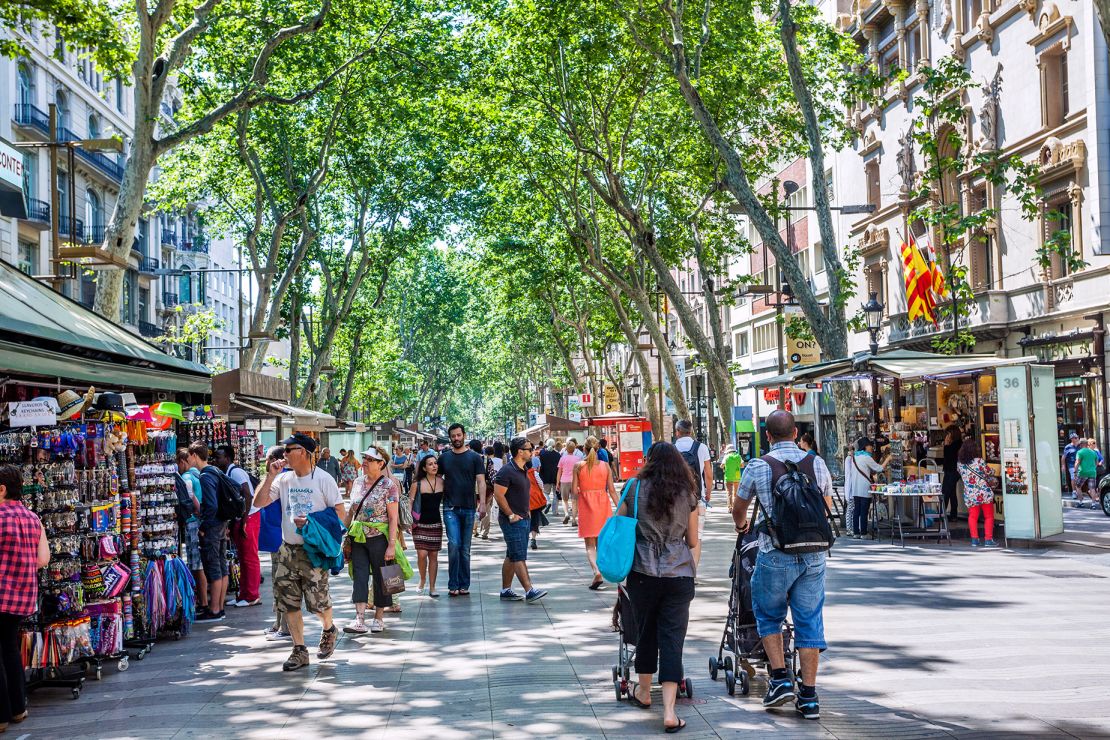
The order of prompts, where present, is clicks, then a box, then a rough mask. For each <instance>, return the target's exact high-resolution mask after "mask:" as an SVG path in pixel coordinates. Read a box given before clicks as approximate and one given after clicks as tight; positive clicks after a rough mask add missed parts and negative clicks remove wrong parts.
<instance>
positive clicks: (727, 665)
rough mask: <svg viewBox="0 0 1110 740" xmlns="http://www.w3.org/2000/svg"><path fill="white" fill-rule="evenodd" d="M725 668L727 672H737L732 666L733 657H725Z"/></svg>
mask: <svg viewBox="0 0 1110 740" xmlns="http://www.w3.org/2000/svg"><path fill="white" fill-rule="evenodd" d="M724 667H725V670H726V671H732V670H735V667H734V666H733V665H732V656H731V655H726V656H725V662H724Z"/></svg>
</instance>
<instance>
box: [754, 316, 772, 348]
mask: <svg viewBox="0 0 1110 740" xmlns="http://www.w3.org/2000/svg"><path fill="white" fill-rule="evenodd" d="M776 347H778V324H777V323H776V322H774V321H770V322H768V323H766V324H760V325H759V326H757V327H755V328H754V329H752V351H753V352H769V351H770V350H773V349H775V348H776Z"/></svg>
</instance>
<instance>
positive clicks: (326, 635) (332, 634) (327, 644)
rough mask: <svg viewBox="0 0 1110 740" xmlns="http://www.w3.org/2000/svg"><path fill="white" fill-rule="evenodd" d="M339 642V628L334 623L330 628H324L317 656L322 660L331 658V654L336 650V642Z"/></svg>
mask: <svg viewBox="0 0 1110 740" xmlns="http://www.w3.org/2000/svg"><path fill="white" fill-rule="evenodd" d="M337 642H339V628H338V627H336V626H335V625H334V624H333V625H332V626H331V629H330V630H324V631H323V632H321V633H320V649H319V650H318V651H317V652H316V657H317V658H319V659H320V660H324V659H325V658H330V657H331V654H332V653H334V652H335V643H337Z"/></svg>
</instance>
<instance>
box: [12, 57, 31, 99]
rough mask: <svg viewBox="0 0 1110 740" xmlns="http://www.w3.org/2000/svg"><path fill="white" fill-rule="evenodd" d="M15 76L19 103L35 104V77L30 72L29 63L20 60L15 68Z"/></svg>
mask: <svg viewBox="0 0 1110 740" xmlns="http://www.w3.org/2000/svg"><path fill="white" fill-rule="evenodd" d="M16 76H17V77H18V78H19V79H18V85H19V104H20V105H34V104H35V88H34V84H35V78H34V75H33V73H32V72H31V67H30V65H28V64H26V63H25V62H20V63H19V66H18V67H17V70H16Z"/></svg>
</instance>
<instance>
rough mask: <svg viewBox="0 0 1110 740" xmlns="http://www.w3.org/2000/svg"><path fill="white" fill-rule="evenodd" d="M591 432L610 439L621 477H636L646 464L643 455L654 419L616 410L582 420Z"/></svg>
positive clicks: (649, 442)
mask: <svg viewBox="0 0 1110 740" xmlns="http://www.w3.org/2000/svg"><path fill="white" fill-rule="evenodd" d="M582 423H583V424H585V425H586V427H587V428H589V430H590V434H592V435H593V436H595V437H597V438H598V439H600V438H602V437H604V438H606V439H608V440H609V451H610V452H611V453H613V454H615V455H616V457H617V464H618V468H617V470H618V474H619V477H620V480H628V479H629V478H633V477H635V476H636V474H637V473H639V472H640V468H642V467H643V466H644V455H645V454H646V453H647V451H648V448H649V447H651V441H652V437H651V422H650V421H648V420H647V419H646V418H645V417H643V416H634V415H631V414H622V413H621V412H619V411H613V412H610V413H608V414H602V415H601V416H591V417H588V418H586V419H583V420H582Z"/></svg>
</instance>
